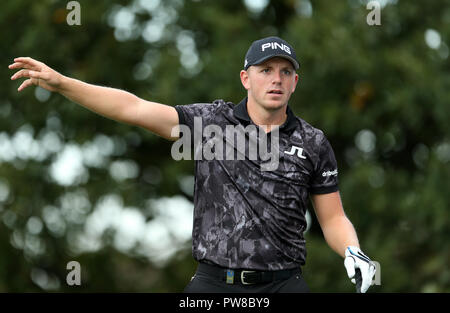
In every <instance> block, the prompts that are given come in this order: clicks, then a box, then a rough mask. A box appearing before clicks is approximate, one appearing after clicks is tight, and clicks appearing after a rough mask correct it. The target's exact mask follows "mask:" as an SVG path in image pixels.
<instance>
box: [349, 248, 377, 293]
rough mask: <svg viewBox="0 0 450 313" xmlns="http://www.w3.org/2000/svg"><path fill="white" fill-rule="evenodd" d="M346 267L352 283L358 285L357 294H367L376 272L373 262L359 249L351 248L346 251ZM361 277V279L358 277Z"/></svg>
mask: <svg viewBox="0 0 450 313" xmlns="http://www.w3.org/2000/svg"><path fill="white" fill-rule="evenodd" d="M344 266H345V269H346V270H347V275H348V277H349V278H350V279H351V282H352V283H354V284H355V283H356V292H361V293H365V292H366V291H367V289H369V287H370V285H371V284H372V278H373V275H375V271H376V267H375V264H374V263H373V262H372V260H370V258H369V257H368V256H367V255H365V254H364V253H363V252H362V251H361V249H359V248H358V247H354V246H349V247H347V249H346V250H345V259H344ZM359 275H360V276H361V277H358V276H359ZM358 280H361V282H359V281H358Z"/></svg>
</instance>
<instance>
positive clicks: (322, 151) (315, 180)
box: [309, 136, 339, 194]
mask: <svg viewBox="0 0 450 313" xmlns="http://www.w3.org/2000/svg"><path fill="white" fill-rule="evenodd" d="M338 190H339V187H338V169H337V162H336V158H335V156H334V152H333V148H332V147H331V144H330V142H329V141H328V139H327V138H326V137H325V136H324V137H323V139H322V142H321V144H320V148H319V160H318V162H317V165H316V168H315V171H314V174H313V177H312V181H311V185H310V189H309V191H310V193H311V194H326V193H331V192H335V191H338Z"/></svg>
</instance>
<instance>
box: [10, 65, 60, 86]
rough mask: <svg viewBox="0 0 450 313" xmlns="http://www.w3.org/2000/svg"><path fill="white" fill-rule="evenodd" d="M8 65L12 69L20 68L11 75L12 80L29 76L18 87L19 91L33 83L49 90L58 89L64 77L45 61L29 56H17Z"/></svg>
mask: <svg viewBox="0 0 450 313" xmlns="http://www.w3.org/2000/svg"><path fill="white" fill-rule="evenodd" d="M8 67H9V68H10V69H20V70H19V71H18V72H16V73H15V74H14V75H13V76H11V80H15V79H18V78H22V77H27V78H28V79H27V80H25V81H24V82H23V83H22V84H21V85H20V86H19V88H18V89H17V90H18V91H22V90H23V89H25V88H27V87H28V86H31V85H36V86H40V87H42V88H44V89H47V90H49V91H58V88H59V86H60V85H61V81H62V79H63V77H64V76H63V75H61V74H60V73H58V72H57V71H55V70H53V69H51V68H50V67H48V66H47V65H45V64H44V63H42V62H39V61H36V60H34V59H32V58H29V57H20V58H15V59H14V63H13V64H11V65H9V66H8Z"/></svg>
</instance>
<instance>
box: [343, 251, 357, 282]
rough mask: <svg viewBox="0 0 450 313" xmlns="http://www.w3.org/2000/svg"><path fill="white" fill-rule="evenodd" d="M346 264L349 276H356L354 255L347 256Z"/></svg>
mask: <svg viewBox="0 0 450 313" xmlns="http://www.w3.org/2000/svg"><path fill="white" fill-rule="evenodd" d="M344 266H345V269H346V270H347V275H348V278H353V277H354V276H355V260H354V259H353V257H351V256H349V257H346V258H345V260H344Z"/></svg>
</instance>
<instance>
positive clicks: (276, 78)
mask: <svg viewBox="0 0 450 313" xmlns="http://www.w3.org/2000/svg"><path fill="white" fill-rule="evenodd" d="M272 83H273V84H280V83H281V74H280V72H279V71H274V72H273V76H272Z"/></svg>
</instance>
